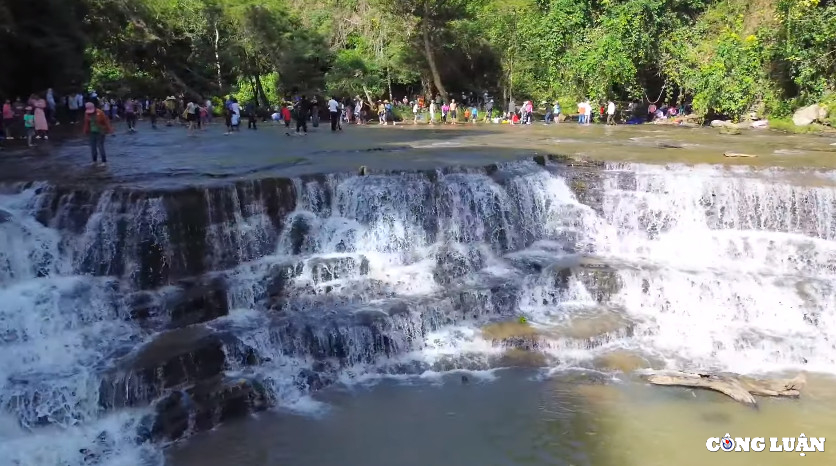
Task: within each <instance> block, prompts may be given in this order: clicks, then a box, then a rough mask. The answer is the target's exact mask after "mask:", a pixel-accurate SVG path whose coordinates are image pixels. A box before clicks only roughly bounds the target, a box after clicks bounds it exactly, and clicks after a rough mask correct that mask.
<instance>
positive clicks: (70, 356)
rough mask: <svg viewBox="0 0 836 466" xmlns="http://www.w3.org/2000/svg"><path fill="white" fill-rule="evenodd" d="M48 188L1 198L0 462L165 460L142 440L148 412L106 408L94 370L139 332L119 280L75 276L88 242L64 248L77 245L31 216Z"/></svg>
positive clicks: (103, 216)
mask: <svg viewBox="0 0 836 466" xmlns="http://www.w3.org/2000/svg"><path fill="white" fill-rule="evenodd" d="M41 188H42V187H38V186H36V187H32V188H30V189H27V190H24V191H22V192H20V193H19V194H16V195H3V196H0V207H2V208H3V210H4V213H5V215H6V216H7V217H8V218H7V219H6V220H5V221H4V222H3V223H2V224H0V245H2V247H0V250H2V251H3V252H2V255H3V256H4V258H3V260H2V261H0V264H2V267H0V277H2V279H1V280H0V284H2V288H0V335H2V339H0V347H2V350H0V406H1V407H2V409H3V411H4V412H3V414H2V415H0V458H2V459H1V460H0V463H2V464H9V465H62V466H63V465H76V464H84V463H83V462H84V461H87V462H88V464H108V465H114V466H115V465H125V466H128V465H139V464H154V463H159V462H161V461H162V457H161V455H160V454H159V452H157V451H155V449H153V448H151V447H150V446H149V445H137V442H136V440H135V439H136V435H137V427H138V423H139V422H140V419H141V417H142V414H143V412H140V411H135V412H122V413H110V414H105V413H102V410H101V408H100V407H99V399H98V392H99V383H100V379H99V377H98V374H97V367H99V366H100V365H102V364H105V363H106V362H107V360H108V358H109V357H110V356H111V353H112V351H113V350H115V349H116V348H119V347H120V346H122V345H124V344H128V343H129V342H131V341H132V340H133V339H134V338H136V337H137V335H138V334H139V331H138V329H137V328H135V327H134V326H133V325H131V324H129V323H128V322H126V319H125V317H126V316H125V315H124V314H121V309H120V308H119V307H118V306H117V305H115V303H118V301H119V299H118V293H119V290H118V283H116V282H115V281H114V280H112V279H110V278H107V277H96V278H93V277H85V276H82V275H79V274H75V273H74V270H75V267H74V265H73V264H74V262H75V261H76V260H85V259H80V258H79V257H78V256H76V255H75V254H74V252H78V251H83V250H89V246H90V245H89V244H86V243H85V241H87V240H86V239H85V238H89V237H88V236H83V237H81V238H80V239H79V240H78V242H75V245H76V246H78V248H69V247H68V248H65V247H62V243H63V242H64V241H71V239H70V238H62V237H61V235H60V233H59V232H58V231H56V230H52V229H49V228H46V227H45V226H43V225H41V224H40V223H38V222H37V221H36V220H35V219H34V218H33V217H31V215H30V212H29V211H30V209H32V208H33V207H34V206H35V205H36V204H37V202H36V201H37V196H36V192H37V191H38V190H39V189H41ZM104 205H107V203H106V202H105V203H104ZM97 218H99V219H105V220H111V218H107V215H106V214H104V213H102V212H99V214H98V216H97ZM97 224H99V223H97V221H95V220H94V222H91V224H90V225H97ZM106 237H107V235H104V236H98V237H96V238H95V239H90V241H94V242H95V241H102V238H106ZM103 458H108V459H107V460H106V461H105V462H102V463H95V462H94V460H95V461H98V460H99V459H103Z"/></svg>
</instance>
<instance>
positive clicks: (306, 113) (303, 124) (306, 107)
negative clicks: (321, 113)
mask: <svg viewBox="0 0 836 466" xmlns="http://www.w3.org/2000/svg"><path fill="white" fill-rule="evenodd" d="M310 107H311V104H310V102H308V98H307V97H305V96H302V98H301V99H299V100H298V101H297V102H296V109H295V110H296V134H300V132H299V130H302V131H304V134H308V118H310Z"/></svg>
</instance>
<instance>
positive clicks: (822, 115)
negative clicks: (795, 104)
mask: <svg viewBox="0 0 836 466" xmlns="http://www.w3.org/2000/svg"><path fill="white" fill-rule="evenodd" d="M826 118H827V107H823V106H821V105H819V104H813V105H809V106H807V107H804V108H799V109H798V110H796V111H795V113H794V114H793V115H792V122H793V124H795V125H796V126H809V125H811V124H812V123H814V122H816V121H818V122H824V120H825V119H826Z"/></svg>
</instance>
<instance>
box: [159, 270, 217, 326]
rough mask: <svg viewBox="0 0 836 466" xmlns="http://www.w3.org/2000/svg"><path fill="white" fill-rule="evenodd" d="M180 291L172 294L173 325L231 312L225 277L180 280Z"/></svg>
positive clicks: (169, 306) (193, 322)
mask: <svg viewBox="0 0 836 466" xmlns="http://www.w3.org/2000/svg"><path fill="white" fill-rule="evenodd" d="M179 285H180V288H179V292H175V293H172V294H170V295H169V296H170V297H169V298H168V300H167V303H166V307H167V308H168V309H170V316H171V323H170V326H171V327H184V326H186V325H192V324H196V323H200V322H207V321H210V320H212V319H216V318H218V317H221V316H225V315H227V314H229V303H228V301H227V293H226V281H225V280H224V278H223V277H203V278H200V279H192V280H183V281H181V282H179Z"/></svg>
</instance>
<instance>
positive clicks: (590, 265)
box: [550, 260, 623, 303]
mask: <svg viewBox="0 0 836 466" xmlns="http://www.w3.org/2000/svg"><path fill="white" fill-rule="evenodd" d="M550 273H551V274H552V276H553V278H554V287H555V288H557V289H560V290H566V289H568V288H569V286H570V281H571V280H572V279H575V280H577V281H579V282H580V283H581V284H583V286H584V288H586V290H587V291H588V292H589V294H591V295H592V297H593V298H594V299H595V300H596V301H597V302H599V303H603V302H607V301H609V300H610V298H612V296H613V295H615V294H616V293H618V292H619V291H620V290H621V288H622V286H623V283H622V281H621V277H620V276H619V274H618V270H616V269H615V268H613V267H610V266H609V265H607V264H604V263H598V262H595V261H593V260H582V261H580V262H579V263H577V264H575V265H571V266H560V265H557V266H554V267H553V268H552V269H551V270H550Z"/></svg>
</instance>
